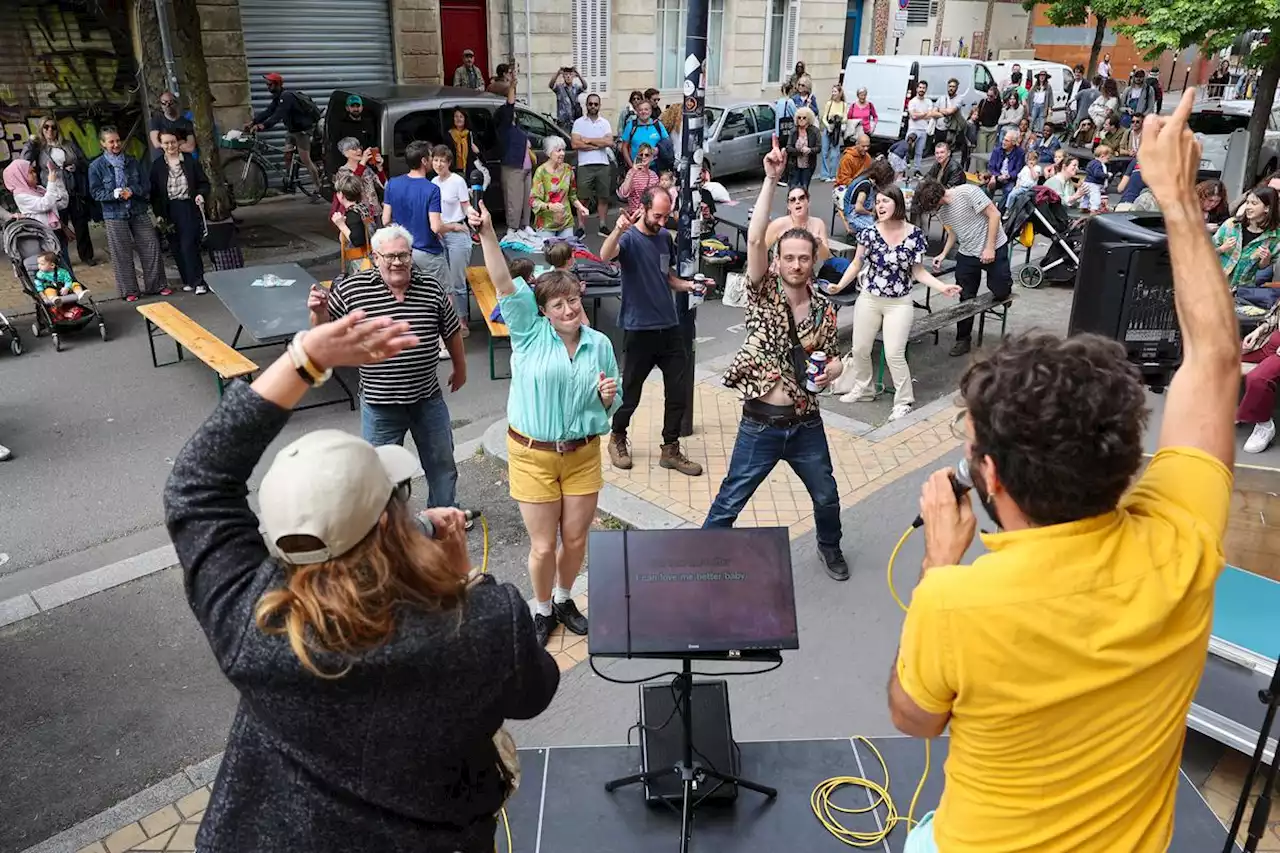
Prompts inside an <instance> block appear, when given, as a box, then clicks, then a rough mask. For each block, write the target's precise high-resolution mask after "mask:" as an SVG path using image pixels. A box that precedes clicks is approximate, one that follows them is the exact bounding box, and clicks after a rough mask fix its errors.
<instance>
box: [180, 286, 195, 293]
mask: <svg viewBox="0 0 1280 853" xmlns="http://www.w3.org/2000/svg"><path fill="white" fill-rule="evenodd" d="M193 290H195V288H194V287H192V286H191V285H189V284H184V285H182V292H183V293H190V292H191V291H193Z"/></svg>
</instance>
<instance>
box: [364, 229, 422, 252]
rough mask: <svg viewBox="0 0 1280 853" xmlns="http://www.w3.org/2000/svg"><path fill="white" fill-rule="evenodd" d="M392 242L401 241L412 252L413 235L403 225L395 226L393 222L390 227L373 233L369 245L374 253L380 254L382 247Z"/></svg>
mask: <svg viewBox="0 0 1280 853" xmlns="http://www.w3.org/2000/svg"><path fill="white" fill-rule="evenodd" d="M392 240H403V241H404V242H405V244H406V245H408V247H409V250H410V251H412V250H413V235H412V234H410V233H409V230H408V229H407V228H405V227H404V226H403V225H396V224H395V223H394V222H393V223H392V224H390V225H384V226H382V227H381V228H379V229H378V230H377V231H375V232H373V240H371V241H370V243H369V245H370V247H371V248H372V249H373V250H374V251H375V252H377V253H378V254H382V247H383V246H385V245H387V244H388V243H390V242H391V241H392Z"/></svg>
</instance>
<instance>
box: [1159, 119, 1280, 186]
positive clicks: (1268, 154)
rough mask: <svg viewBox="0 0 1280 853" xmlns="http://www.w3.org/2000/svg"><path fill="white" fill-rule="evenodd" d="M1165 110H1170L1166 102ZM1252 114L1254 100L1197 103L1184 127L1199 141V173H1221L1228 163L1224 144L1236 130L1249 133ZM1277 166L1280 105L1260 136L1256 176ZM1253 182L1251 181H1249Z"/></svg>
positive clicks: (1273, 169)
mask: <svg viewBox="0 0 1280 853" xmlns="http://www.w3.org/2000/svg"><path fill="white" fill-rule="evenodd" d="M1165 111H1166V112H1168V111H1169V103H1168V99H1166V102H1165ZM1252 114H1253V101H1218V100H1210V101H1205V102H1204V103H1203V104H1197V105H1196V106H1195V107H1194V108H1193V109H1192V112H1191V117H1190V118H1189V119H1188V120H1187V126H1188V127H1190V128H1191V130H1192V132H1193V133H1195V135H1196V139H1198V140H1200V148H1201V152H1200V171H1201V172H1207V173H1212V174H1220V173H1221V172H1222V168H1223V165H1224V164H1225V163H1226V161H1227V144H1228V143H1229V142H1230V141H1231V134H1232V133H1233V132H1234V131H1237V130H1248V128H1249V118H1250V116H1251V115H1252ZM1277 164H1280V106H1278V107H1276V108H1275V109H1273V110H1272V111H1271V116H1270V118H1269V119H1268V121H1267V129H1266V132H1265V133H1264V134H1263V139H1262V149H1261V150H1260V151H1259V152H1258V169H1259V172H1258V177H1259V178H1261V177H1264V176H1265V175H1269V174H1270V173H1272V172H1274V171H1275V170H1276V166H1277ZM1250 183H1252V182H1250Z"/></svg>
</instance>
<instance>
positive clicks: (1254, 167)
mask: <svg viewBox="0 0 1280 853" xmlns="http://www.w3.org/2000/svg"><path fill="white" fill-rule="evenodd" d="M1277 83H1280V54H1276V56H1275V58H1273V59H1272V60H1271V61H1270V62H1268V63H1267V64H1266V65H1264V66H1262V72H1261V73H1260V74H1259V75H1258V85H1256V86H1255V87H1254V90H1253V91H1254V95H1253V115H1252V116H1250V118H1249V151H1248V153H1247V154H1246V156H1245V160H1244V188H1245V189H1246V190H1247V189H1250V188H1251V187H1252V186H1253V185H1254V182H1255V181H1256V179H1257V178H1258V177H1261V176H1260V175H1258V169H1259V168H1265V167H1266V166H1267V165H1268V164H1267V163H1259V162H1258V154H1259V153H1260V152H1261V150H1262V139H1263V134H1264V133H1265V132H1266V130H1267V121H1268V119H1269V118H1270V117H1271V107H1272V105H1273V104H1274V103H1275V98H1276V84H1277Z"/></svg>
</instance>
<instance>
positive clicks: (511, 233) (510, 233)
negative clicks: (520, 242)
mask: <svg viewBox="0 0 1280 853" xmlns="http://www.w3.org/2000/svg"><path fill="white" fill-rule="evenodd" d="M519 237H520V235H519V234H517V233H516V232H515V231H514V230H512V229H510V228H508V229H507V233H506V234H503V235H502V239H503V241H506V240H516V239H519Z"/></svg>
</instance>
